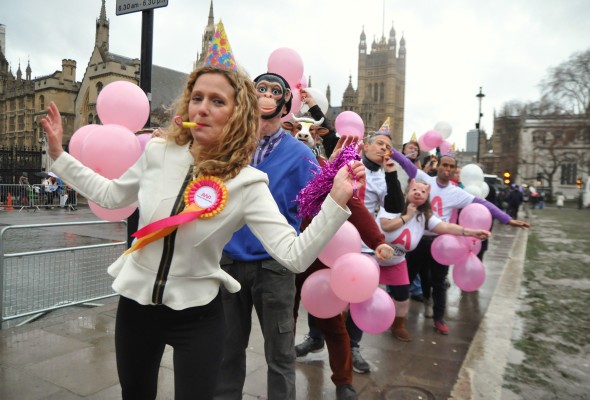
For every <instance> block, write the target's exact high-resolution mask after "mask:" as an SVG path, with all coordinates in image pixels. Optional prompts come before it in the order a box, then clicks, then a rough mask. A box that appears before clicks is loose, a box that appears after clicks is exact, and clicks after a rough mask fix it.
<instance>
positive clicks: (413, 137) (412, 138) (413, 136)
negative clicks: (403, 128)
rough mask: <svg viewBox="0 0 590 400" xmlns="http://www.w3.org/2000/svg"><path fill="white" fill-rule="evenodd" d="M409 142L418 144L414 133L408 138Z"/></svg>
mask: <svg viewBox="0 0 590 400" xmlns="http://www.w3.org/2000/svg"><path fill="white" fill-rule="evenodd" d="M410 142H416V143H418V137H417V136H416V132H414V133H412V137H411V138H410Z"/></svg>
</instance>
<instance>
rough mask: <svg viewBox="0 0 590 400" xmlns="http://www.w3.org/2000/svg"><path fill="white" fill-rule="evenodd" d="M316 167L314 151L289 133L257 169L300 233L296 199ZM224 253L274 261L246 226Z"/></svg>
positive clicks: (243, 257) (239, 258)
mask: <svg viewBox="0 0 590 400" xmlns="http://www.w3.org/2000/svg"><path fill="white" fill-rule="evenodd" d="M281 129H282V128H281ZM314 165H315V166H317V161H316V158H315V156H314V155H313V153H312V152H311V150H310V149H309V148H308V147H307V146H306V145H304V144H303V143H301V142H300V141H298V140H297V139H295V138H293V137H292V136H291V135H290V134H289V133H287V134H286V135H285V136H284V137H283V139H282V140H281V141H280V143H279V144H278V146H277V147H276V148H275V149H273V151H272V153H270V154H269V155H268V157H266V158H265V159H264V160H263V161H262V162H261V163H260V164H258V166H257V167H256V168H258V169H259V170H261V171H263V172H266V174H267V175H268V180H269V189H270V192H271V193H272V196H273V197H274V199H275V201H276V202H277V205H278V206H279V209H280V211H281V214H283V215H284V216H285V218H287V222H289V224H290V225H291V226H292V227H293V228H295V230H296V231H297V233H299V226H300V225H301V219H300V218H298V217H297V203H296V202H295V198H296V197H297V194H298V193H299V191H300V190H301V189H303V188H304V187H305V185H306V184H307V182H309V181H310V180H311V179H312V178H313V176H314V175H313V174H312V171H314V170H315V168H316V167H314ZM223 251H224V252H225V253H226V254H227V255H228V256H229V257H231V258H232V259H234V260H237V261H258V260H267V259H269V258H271V257H270V255H269V254H268V253H267V252H266V250H264V247H262V244H261V243H260V241H259V240H258V239H257V238H256V236H254V234H252V232H251V231H250V228H248V226H247V225H246V226H244V227H243V228H241V229H240V230H238V231H237V232H236V233H234V235H233V236H232V239H231V240H230V242H229V243H228V244H227V245H226V246H225V248H224V250H223Z"/></svg>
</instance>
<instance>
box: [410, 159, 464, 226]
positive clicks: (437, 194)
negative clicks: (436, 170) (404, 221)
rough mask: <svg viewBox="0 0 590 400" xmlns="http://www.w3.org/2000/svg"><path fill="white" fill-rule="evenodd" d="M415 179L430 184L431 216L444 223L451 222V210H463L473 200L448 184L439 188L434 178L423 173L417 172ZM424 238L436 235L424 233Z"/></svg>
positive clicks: (457, 187) (456, 187)
mask: <svg viewBox="0 0 590 400" xmlns="http://www.w3.org/2000/svg"><path fill="white" fill-rule="evenodd" d="M416 179H420V180H423V181H425V182H427V183H428V184H430V205H431V206H432V214H433V215H435V216H436V217H438V218H440V219H441V220H442V221H444V222H450V221H451V214H452V213H453V210H455V209H457V208H465V207H467V206H468V205H469V204H471V203H473V199H475V196H473V195H472V194H469V193H468V192H467V191H465V190H463V189H461V188H460V187H459V186H455V185H453V184H451V183H450V182H449V184H448V185H447V186H445V187H440V186H439V185H438V183H436V177H435V176H430V175H428V174H426V173H425V172H424V171H421V170H418V173H417V174H416ZM425 236H436V234H435V233H431V232H426V233H425Z"/></svg>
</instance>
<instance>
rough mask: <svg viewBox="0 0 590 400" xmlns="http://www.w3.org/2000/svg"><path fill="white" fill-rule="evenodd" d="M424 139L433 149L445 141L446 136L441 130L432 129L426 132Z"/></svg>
mask: <svg viewBox="0 0 590 400" xmlns="http://www.w3.org/2000/svg"><path fill="white" fill-rule="evenodd" d="M422 140H423V141H424V144H425V145H426V146H428V147H430V148H432V149H434V148H436V147H438V146H440V144H441V143H442V142H443V140H444V138H443V135H442V133H440V132H439V131H435V130H431V131H428V132H426V133H425V134H424V139H422Z"/></svg>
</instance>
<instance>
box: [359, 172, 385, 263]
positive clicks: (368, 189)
mask: <svg viewBox="0 0 590 400" xmlns="http://www.w3.org/2000/svg"><path fill="white" fill-rule="evenodd" d="M365 173H366V182H367V183H366V186H365V207H367V210H369V213H371V216H373V218H374V217H375V212H376V211H377V210H379V209H380V208H381V207H382V206H383V204H384V202H385V196H386V195H387V183H386V182H385V172H384V171H383V169H381V168H379V169H378V170H377V171H371V170H370V169H369V168H367V167H365ZM361 251H362V252H363V253H372V252H373V249H371V248H370V247H369V246H367V245H366V244H365V243H364V242H363V243H362V250H361Z"/></svg>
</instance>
